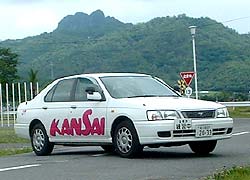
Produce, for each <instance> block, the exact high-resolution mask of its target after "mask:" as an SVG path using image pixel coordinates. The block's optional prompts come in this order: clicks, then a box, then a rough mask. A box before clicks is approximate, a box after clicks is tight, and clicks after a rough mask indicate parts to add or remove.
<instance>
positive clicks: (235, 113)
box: [228, 107, 250, 119]
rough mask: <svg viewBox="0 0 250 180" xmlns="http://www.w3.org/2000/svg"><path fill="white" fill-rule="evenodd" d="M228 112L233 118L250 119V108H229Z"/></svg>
mask: <svg viewBox="0 0 250 180" xmlns="http://www.w3.org/2000/svg"><path fill="white" fill-rule="evenodd" d="M228 111H229V114H230V116H231V117H232V118H249V119H250V107H234V108H233V107H228Z"/></svg>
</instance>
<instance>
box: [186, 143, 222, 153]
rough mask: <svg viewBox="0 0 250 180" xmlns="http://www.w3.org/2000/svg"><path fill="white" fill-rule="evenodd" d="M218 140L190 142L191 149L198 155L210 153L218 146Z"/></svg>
mask: <svg viewBox="0 0 250 180" xmlns="http://www.w3.org/2000/svg"><path fill="white" fill-rule="evenodd" d="M216 144H217V141H216V140H214V141H198V142H192V143H190V144H189V147H190V148H191V150H192V151H193V152H194V153H196V154H198V155H208V154H209V153H211V152H212V151H213V150H214V149H215V147H216Z"/></svg>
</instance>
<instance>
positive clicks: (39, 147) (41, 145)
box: [31, 124, 54, 156]
mask: <svg viewBox="0 0 250 180" xmlns="http://www.w3.org/2000/svg"><path fill="white" fill-rule="evenodd" d="M31 144H32V148H33V151H34V152H35V154H36V155H38V156H44V155H48V154H50V153H51V152H52V150H53V148H54V144H53V143H51V142H49V137H48V135H47V133H46V130H45V128H44V126H43V125H42V124H36V125H35V126H34V127H33V129H32V131H31Z"/></svg>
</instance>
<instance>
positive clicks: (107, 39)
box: [0, 10, 250, 92]
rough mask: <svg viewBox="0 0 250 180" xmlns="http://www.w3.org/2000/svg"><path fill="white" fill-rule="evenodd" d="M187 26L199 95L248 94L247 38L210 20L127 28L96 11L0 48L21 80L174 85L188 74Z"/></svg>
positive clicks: (186, 19) (160, 21)
mask: <svg viewBox="0 0 250 180" xmlns="http://www.w3.org/2000/svg"><path fill="white" fill-rule="evenodd" d="M191 25H195V26H197V34H196V47H197V49H196V53H197V71H198V86H199V90H223V91H235V92H248V91H249V90H250V89H249V88H250V81H249V79H248V76H249V70H250V51H249V49H250V35H249V34H245V35H240V34H238V33H237V32H236V31H234V30H232V29H230V28H228V27H225V26H223V25H222V24H221V23H218V22H216V21H214V20H212V19H210V18H190V17H187V16H185V15H179V16H174V17H168V16H167V17H162V18H155V19H152V20H151V21H149V22H146V23H140V24H136V25H132V24H125V23H122V22H120V21H118V20H116V19H115V18H112V17H105V16H104V14H103V12H102V11H100V10H98V11H95V12H93V13H92V14H90V15H87V14H84V13H76V14H75V15H70V16H66V17H65V18H64V19H63V20H62V21H61V22H59V24H58V27H57V29H55V30H54V31H53V32H51V33H43V34H41V35H39V36H34V37H28V38H25V39H21V40H8V41H3V42H0V46H1V47H9V48H11V49H12V50H13V51H14V52H16V53H18V54H19V55H20V64H19V66H18V72H19V75H20V77H21V79H22V80H25V79H27V75H28V71H29V70H30V69H31V68H32V69H34V70H38V79H39V80H40V81H41V82H43V83H45V82H48V81H50V80H51V79H53V78H57V77H61V76H66V75H71V74H79V73H93V72H140V73H148V74H152V75H155V76H158V77H160V78H162V79H164V80H165V81H167V82H168V83H169V84H171V85H176V83H177V80H179V79H180V77H179V73H180V72H182V71H192V70H193V56H192V38H191V35H190V32H189V29H188V27H189V26H191ZM193 85H194V83H192V86H193Z"/></svg>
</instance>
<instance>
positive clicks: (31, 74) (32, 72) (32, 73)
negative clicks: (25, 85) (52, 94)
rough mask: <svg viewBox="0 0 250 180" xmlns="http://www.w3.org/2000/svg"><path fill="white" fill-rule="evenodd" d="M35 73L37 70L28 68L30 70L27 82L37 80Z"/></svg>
mask: <svg viewBox="0 0 250 180" xmlns="http://www.w3.org/2000/svg"><path fill="white" fill-rule="evenodd" d="M37 73H38V71H37V70H36V71H35V70H33V69H30V72H29V82H32V83H33V84H35V83H36V82H38V78H37Z"/></svg>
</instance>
